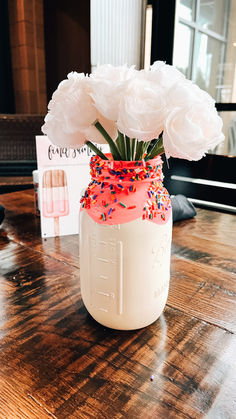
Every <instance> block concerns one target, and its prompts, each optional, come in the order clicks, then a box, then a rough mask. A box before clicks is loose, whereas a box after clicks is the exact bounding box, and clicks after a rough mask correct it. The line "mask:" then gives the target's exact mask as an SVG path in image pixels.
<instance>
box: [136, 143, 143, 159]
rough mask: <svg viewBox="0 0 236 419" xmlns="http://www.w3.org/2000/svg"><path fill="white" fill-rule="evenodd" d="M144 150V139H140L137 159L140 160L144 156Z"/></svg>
mask: <svg viewBox="0 0 236 419" xmlns="http://www.w3.org/2000/svg"><path fill="white" fill-rule="evenodd" d="M142 151H143V141H138V144H137V147H136V155H135V160H140V159H141V156H142Z"/></svg>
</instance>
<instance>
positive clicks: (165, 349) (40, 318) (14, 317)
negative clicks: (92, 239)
mask: <svg viewBox="0 0 236 419" xmlns="http://www.w3.org/2000/svg"><path fill="white" fill-rule="evenodd" d="M0 203H1V204H2V205H4V206H5V207H6V219H5V221H4V222H3V224H2V226H1V230H0V233H1V234H0V249H1V268H0V271H1V275H0V418H1V419H3V418H7V419H9V418H21V419H24V418H30V419H34V418H40V419H41V418H63V419H64V418H109V419H113V418H144V419H146V418H158V419H159V418H165V419H166V418H178V419H179V418H191V419H192V418H202V417H206V418H212V419H221V418H222V419H228V418H236V338H235V332H236V298H235V297H236V276H235V272H236V263H235V255H236V251H235V245H236V239H235V224H236V217H235V216H234V215H230V214H223V213H219V212H214V211H207V210H203V209H199V210H198V214H197V217H196V218H195V219H191V220H188V221H183V222H178V223H176V224H175V225H174V229H173V246H172V262H171V284H170V293H169V298H168V302H167V306H166V309H165V311H164V314H163V315H162V316H161V318H160V319H159V320H158V321H156V322H155V323H154V324H152V325H151V326H149V327H147V328H144V329H141V330H137V331H132V332H124V331H123V332H121V331H114V330H110V329H107V328H105V327H103V326H101V325H99V324H97V323H96V322H95V321H94V320H93V319H92V318H91V317H90V316H89V315H88V313H87V311H86V309H85V308H84V306H83V303H82V301H81V296H80V286H79V266H78V253H79V248H78V237H77V236H67V237H62V238H60V239H59V238H57V239H53V238H52V239H47V240H46V239H41V237H40V230H39V220H38V219H37V218H36V217H35V216H34V215H33V193H32V191H23V192H15V193H12V194H5V195H1V196H0ZM152 375H154V378H153V381H152V380H151V379H150V378H151V376H152Z"/></svg>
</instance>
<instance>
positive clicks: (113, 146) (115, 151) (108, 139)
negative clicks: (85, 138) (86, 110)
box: [94, 121, 122, 160]
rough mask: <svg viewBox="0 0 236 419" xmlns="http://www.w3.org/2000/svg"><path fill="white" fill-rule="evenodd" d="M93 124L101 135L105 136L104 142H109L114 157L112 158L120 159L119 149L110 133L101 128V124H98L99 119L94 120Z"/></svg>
mask: <svg viewBox="0 0 236 419" xmlns="http://www.w3.org/2000/svg"><path fill="white" fill-rule="evenodd" d="M94 126H95V127H96V128H97V130H98V131H99V132H100V134H102V136H103V137H104V138H105V140H106V142H107V143H108V144H109V147H110V151H111V154H112V156H113V158H114V160H122V157H121V155H120V153H119V150H118V148H117V146H116V144H115V142H114V141H113V140H112V138H111V137H110V135H109V134H108V133H107V132H106V130H105V129H104V128H103V126H102V125H101V124H100V122H99V121H96V122H94Z"/></svg>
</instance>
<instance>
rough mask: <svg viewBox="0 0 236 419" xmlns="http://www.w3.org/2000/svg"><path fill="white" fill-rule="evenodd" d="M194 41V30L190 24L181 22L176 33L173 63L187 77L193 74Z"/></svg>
mask: <svg viewBox="0 0 236 419" xmlns="http://www.w3.org/2000/svg"><path fill="white" fill-rule="evenodd" d="M192 43H193V30H192V29H191V28H190V27H189V26H186V25H184V24H182V23H179V24H178V30H177V31H176V35H175V43H174V58H173V63H174V66H175V67H177V68H178V70H180V71H182V73H184V75H185V76H186V77H187V78H190V76H191V73H190V70H191V69H190V67H191V66H190V63H191V55H192ZM183 46H184V47H183Z"/></svg>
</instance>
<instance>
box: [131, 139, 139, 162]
mask: <svg viewBox="0 0 236 419" xmlns="http://www.w3.org/2000/svg"><path fill="white" fill-rule="evenodd" d="M130 141H131V160H134V159H135V151H136V143H137V140H136V139H135V138H131V139H130Z"/></svg>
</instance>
